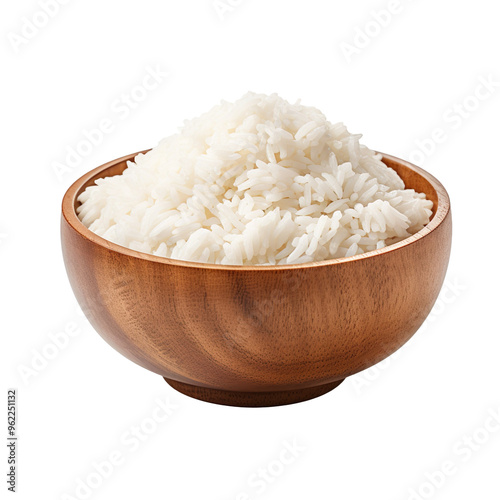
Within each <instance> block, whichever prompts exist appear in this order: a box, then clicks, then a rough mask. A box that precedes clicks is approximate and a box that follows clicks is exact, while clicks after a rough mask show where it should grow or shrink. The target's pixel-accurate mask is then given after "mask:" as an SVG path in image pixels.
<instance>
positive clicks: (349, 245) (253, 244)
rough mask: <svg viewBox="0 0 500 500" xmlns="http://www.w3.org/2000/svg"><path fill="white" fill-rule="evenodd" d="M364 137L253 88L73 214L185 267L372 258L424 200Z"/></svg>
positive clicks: (426, 210)
mask: <svg viewBox="0 0 500 500" xmlns="http://www.w3.org/2000/svg"><path fill="white" fill-rule="evenodd" d="M360 138H361V135H354V134H350V133H349V132H348V131H347V128H346V127H345V126H344V125H343V124H342V123H337V124H331V123H330V122H328V121H327V119H326V117H325V116H324V115H323V114H322V113H321V112H320V111H319V110H317V109H316V108H313V107H308V106H303V105H301V104H300V103H297V104H290V103H288V102H287V101H285V100H284V99H282V98H280V97H279V96H278V95H276V94H273V95H270V96H268V95H262V94H254V93H249V94H247V95H245V96H244V97H243V98H241V99H239V100H238V101H236V102H235V103H229V102H222V103H221V104H220V105H218V106H216V107H214V108H213V109H212V110H210V111H209V112H208V113H205V114H203V115H201V116H200V117H198V118H195V119H193V120H191V121H187V122H186V123H185V125H184V127H183V128H182V129H181V131H180V133H178V134H176V135H172V136H170V137H167V138H166V139H163V140H162V141H161V142H160V143H159V144H158V146H156V147H155V148H154V149H152V150H151V151H149V152H148V153H146V154H141V155H139V156H137V157H136V158H135V161H134V162H128V166H127V168H126V170H125V171H124V172H123V174H122V175H117V176H114V177H106V178H103V179H99V180H97V182H96V185H95V186H91V187H89V188H87V189H86V190H85V191H84V192H83V193H82V194H81V195H80V197H79V201H80V202H81V206H79V208H78V214H79V217H80V219H81V221H82V222H83V224H85V225H86V226H87V227H88V228H89V229H90V230H91V231H93V232H94V233H96V234H98V235H100V236H102V237H103V238H106V239H107V240H110V241H112V242H114V243H117V244H118V245H122V246H124V247H128V248H131V249H133V250H137V251H140V252H146V253H150V254H153V255H158V256H161V257H168V258H172V259H179V260H184V261H194V262H203V263H212V264H229V265H259V264H260V265H266V264H267V265H269V264H271V265H273V264H300V263H307V262H313V261H321V260H325V259H333V258H339V257H350V256H353V255H357V254H361V253H363V252H369V251H371V250H376V249H379V248H383V247H385V246H387V245H390V244H393V243H395V242H398V241H400V240H402V239H404V238H407V237H408V236H410V235H412V234H414V233H416V232H417V231H419V230H420V229H422V228H423V227H424V226H425V225H426V224H427V223H428V222H429V218H430V216H431V213H432V212H431V208H432V202H431V201H429V200H427V199H426V198H425V195H424V194H422V193H417V192H415V191H414V190H413V189H405V186H404V183H403V181H402V180H401V178H400V177H399V176H398V175H397V173H396V172H395V171H394V170H393V169H391V168H389V167H387V166H386V165H385V164H384V163H383V162H382V161H381V155H379V154H377V153H375V152H374V151H372V150H370V149H368V148H367V147H366V146H363V145H362V144H360V143H359V139H360Z"/></svg>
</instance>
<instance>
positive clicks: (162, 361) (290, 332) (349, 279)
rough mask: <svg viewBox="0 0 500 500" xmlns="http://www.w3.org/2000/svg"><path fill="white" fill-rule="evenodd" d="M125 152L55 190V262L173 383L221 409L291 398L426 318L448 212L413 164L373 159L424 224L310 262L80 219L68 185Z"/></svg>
mask: <svg viewBox="0 0 500 500" xmlns="http://www.w3.org/2000/svg"><path fill="white" fill-rule="evenodd" d="M136 154H138V153H135V154H132V155H128V156H125V157H123V158H119V159H117V160H114V161H111V162H109V163H106V164H105V165H102V166H101V167H98V168H96V169H95V170H92V171H91V172H89V173H87V174H85V175H84V176H83V177H81V178H80V179H78V180H77V181H76V182H75V183H74V184H73V185H72V186H71V187H70V188H69V189H68V191H67V192H66V194H65V196H64V200H63V206H62V228H61V229H62V247H63V254H64V261H65V264H66V269H67V272H68V276H69V280H70V282H71V286H72V287H73V291H74V293H75V295H76V298H77V299H78V302H79V303H80V305H81V307H82V309H83V311H84V312H85V314H86V316H87V318H88V319H89V321H90V322H91V324H92V326H93V327H94V328H95V329H96V330H97V331H98V332H99V333H100V335H101V336H102V337H103V338H104V339H105V340H106V341H107V342H108V343H109V344H110V345H111V346H113V347H114V348H115V349H116V350H117V351H119V352H121V353H122V354H123V355H124V356H126V357H127V358H129V359H130V360H132V361H134V362H135V363H137V364H139V365H141V366H143V367H144V368H147V369H148V370H151V371H153V372H155V373H158V374H160V375H161V376H162V377H164V378H165V380H166V381H167V382H168V383H169V384H170V385H171V386H172V387H174V388H175V389H177V390H178V391H180V392H182V393H184V394H186V395H188V396H191V397H194V398H197V399H201V400H204V401H209V402H212V403H219V404H226V405H234V406H275V405H283V404H289V403H296V402H299V401H305V400H307V399H311V398H314V397H316V396H320V395H322V394H325V393H326V392H328V391H330V390H332V389H333V388H335V387H337V386H338V385H339V384H340V383H341V382H342V381H343V380H344V379H345V378H346V377H348V376H349V375H352V374H354V373H356V372H359V371H361V370H364V369H365V368H368V367H369V366H371V365H374V364H375V363H378V362H379V361H381V360H382V359H384V358H386V357H387V356H389V355H390V354H392V353H393V352H394V351H396V350H397V349H399V348H400V347H401V346H402V345H403V344H404V343H405V342H406V341H407V340H408V339H409V338H410V337H411V336H412V335H413V334H414V333H415V332H416V331H417V329H418V328H419V327H420V325H421V324H422V323H423V321H424V320H425V318H426V317H427V315H428V314H429V312H430V310H431V308H432V306H433V304H434V302H435V300H436V298H437V296H438V293H439V291H440V289H441V286H442V284H443V280H444V277H445V273H446V268H447V265H448V260H449V254H450V246H451V212H450V202H449V198H448V195H447V193H446V191H445V189H444V187H443V186H442V185H441V184H440V183H439V181H438V180H436V179H435V178H434V177H433V176H432V175H430V174H428V173H427V172H425V171H424V170H422V169H421V168H418V167H416V166H414V165H412V164H410V163H408V162H406V161H403V160H399V159H397V158H394V157H392V156H388V155H384V162H385V163H386V164H387V165H388V166H390V167H392V168H394V169H395V170H396V171H397V172H398V174H399V175H400V176H401V178H402V179H403V180H404V182H405V184H406V186H407V187H410V188H414V189H415V190H417V191H420V192H424V193H425V194H426V195H427V197H428V198H429V199H430V200H432V201H433V202H434V209H433V216H432V219H431V221H430V223H429V224H428V225H427V226H426V227H425V228H423V229H422V230H421V231H419V232H418V233H416V234H414V235H413V236H411V237H410V238H407V239H405V240H403V241H401V242H399V243H396V244H394V245H391V246H389V247H386V248H383V249H381V250H376V251H372V252H368V253H365V254H362V255H356V256H354V257H348V258H341V259H334V260H328V261H322V262H314V263H310V264H296V265H283V266H264V267H262V266H224V265H211V264H197V263H192V262H184V261H178V260H172V259H167V258H163V257H155V256H153V255H149V254H145V253H141V252H136V251H134V250H129V249H128V248H124V247H122V246H119V245H116V244H114V243H111V242H109V241H107V240H105V239H103V238H101V237H99V236H97V235H96V234H94V233H92V232H91V231H90V230H89V229H87V228H86V227H85V226H84V225H83V224H82V223H81V222H80V220H79V219H78V217H77V214H76V208H77V206H78V202H77V198H78V196H79V195H80V193H81V192H82V191H83V190H84V189H85V188H86V187H87V186H90V185H92V184H94V182H95V180H96V179H99V178H101V177H108V176H113V175H118V174H121V173H122V172H123V170H124V169H125V167H126V162H127V160H133V159H134V157H135V156H136Z"/></svg>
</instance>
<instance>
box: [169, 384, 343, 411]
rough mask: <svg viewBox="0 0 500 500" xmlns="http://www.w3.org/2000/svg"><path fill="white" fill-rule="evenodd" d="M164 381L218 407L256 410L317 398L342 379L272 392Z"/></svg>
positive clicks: (182, 391)
mask: <svg viewBox="0 0 500 500" xmlns="http://www.w3.org/2000/svg"><path fill="white" fill-rule="evenodd" d="M165 381H166V382H167V383H168V384H169V385H170V386H171V387H173V388H174V389H175V390H176V391H179V392H181V393H182V394H185V395H186V396H189V397H191V398H195V399H199V400H201V401H206V402H208V403H214V404H218V405H226V406H243V407H253V408H257V407H264V406H281V405H290V404H293V403H300V402H301V401H307V400H308V399H313V398H317V397H318V396H322V395H323V394H326V393H327V392H330V391H331V390H333V389H335V388H336V387H337V386H339V385H340V384H341V383H342V382H343V381H344V379H342V380H336V381H335V382H330V383H329V384H324V385H318V386H316V387H308V388H306V389H297V390H292V391H274V392H238V391H223V390H220V389H209V388H207V387H198V386H195V385H190V384H184V383H183V382H177V381H176V380H171V379H168V378H165Z"/></svg>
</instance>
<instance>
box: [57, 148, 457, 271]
mask: <svg viewBox="0 0 500 500" xmlns="http://www.w3.org/2000/svg"><path fill="white" fill-rule="evenodd" d="M148 151H150V149H146V150H143V151H138V152H137V153H132V154H128V155H125V156H122V157H120V158H116V159H114V160H111V161H109V162H107V163H104V164H103V165H100V166H99V167H97V168H94V169H93V170H90V171H89V172H87V173H86V174H84V175H82V176H81V177H79V178H78V179H77V180H76V181H75V182H73V184H72V185H71V186H70V187H69V188H68V190H67V191H66V193H65V194H64V197H63V201H62V216H63V218H64V220H65V221H66V222H67V223H68V225H69V226H70V227H71V228H72V229H73V230H74V231H76V232H77V233H78V234H79V235H80V236H82V237H83V238H85V239H86V240H88V241H89V242H91V243H93V244H95V245H98V246H101V247H104V248H106V249H107V250H111V251H114V252H117V253H119V254H123V255H126V256H128V257H133V258H136V259H140V260H146V261H150V262H154V263H157V264H163V265H171V266H179V267H188V268H194V269H196V268H198V269H211V270H217V269H218V270H224V271H232V272H236V271H287V270H291V269H297V270H298V269H310V268H318V267H324V266H332V265H340V264H346V263H351V262H357V261H362V260H365V259H369V258H372V257H376V256H378V255H383V254H387V253H391V252H395V251H397V250H399V249H401V248H404V247H407V246H409V245H412V244H413V243H416V242H417V241H419V240H421V239H422V238H424V237H425V236H428V235H429V234H430V233H432V232H433V231H435V230H436V229H437V228H438V227H439V226H440V225H441V224H442V223H443V221H444V220H445V219H446V217H447V216H448V214H449V212H450V199H449V196H448V193H447V192H446V189H445V188H444V186H443V185H442V184H441V183H440V182H439V181H438V180H437V179H436V178H435V177H434V176H433V175H431V174H430V173H429V172H427V171H425V170H424V169H422V168H420V167H418V166H416V165H414V164H412V163H410V162H408V161H406V160H403V159H401V158H397V157H396V156H392V155H388V154H385V153H379V154H381V155H382V160H386V159H387V160H389V161H392V162H395V163H399V164H401V165H403V166H404V167H406V168H409V169H410V170H413V171H414V172H415V173H417V174H418V175H420V176H421V177H423V178H424V179H425V180H426V181H427V182H428V183H429V184H431V186H432V187H433V189H434V190H435V191H436V194H437V207H436V208H435V213H434V216H433V217H432V219H431V221H430V222H429V223H428V224H427V225H426V226H424V227H423V228H422V229H420V231H417V232H416V233H415V234H413V235H411V236H409V237H408V238H405V239H403V240H401V241H399V242H397V243H393V244H392V245H388V246H387V247H384V248H380V249H378V250H371V251H369V252H365V253H362V254H358V255H353V256H351V257H339V258H336V259H328V260H321V261H315V262H307V263H302V264H273V265H271V264H270V265H261V264H259V265H257V264H254V265H229V264H205V263H201V262H191V261H185V260H178V259H171V258H169V257H160V256H157V255H152V254H148V253H145V252H139V251H137V250H132V249H130V248H127V247H124V246H121V245H118V244H117V243H113V242H111V241H109V240H106V239H105V238H103V237H101V236H98V235H97V234H95V233H93V232H92V231H91V230H90V229H88V228H87V227H86V226H85V225H84V224H83V223H82V222H81V221H80V219H79V218H78V215H77V213H76V210H75V208H74V207H75V203H76V197H77V194H78V192H79V191H80V189H81V187H82V186H83V185H84V184H85V183H86V182H88V181H89V180H90V179H91V178H92V177H95V176H96V175H98V174H99V173H101V172H103V171H104V170H107V169H108V168H110V167H113V166H115V165H116V164H118V163H122V162H124V161H133V160H134V158H135V157H136V156H137V155H139V154H145V153H147V152H148Z"/></svg>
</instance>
